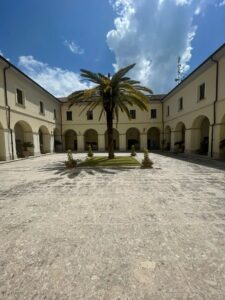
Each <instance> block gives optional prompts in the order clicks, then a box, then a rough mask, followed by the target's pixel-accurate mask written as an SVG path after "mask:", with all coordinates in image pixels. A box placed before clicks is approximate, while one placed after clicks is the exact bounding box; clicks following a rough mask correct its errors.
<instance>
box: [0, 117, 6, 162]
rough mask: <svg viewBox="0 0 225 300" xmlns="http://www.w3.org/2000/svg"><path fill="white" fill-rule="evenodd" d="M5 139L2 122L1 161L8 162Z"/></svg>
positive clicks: (0, 136) (0, 126)
mask: <svg viewBox="0 0 225 300" xmlns="http://www.w3.org/2000/svg"><path fill="white" fill-rule="evenodd" d="M5 150H6V149H5V137H4V130H3V126H2V124H1V122H0V160H6V151H5Z"/></svg>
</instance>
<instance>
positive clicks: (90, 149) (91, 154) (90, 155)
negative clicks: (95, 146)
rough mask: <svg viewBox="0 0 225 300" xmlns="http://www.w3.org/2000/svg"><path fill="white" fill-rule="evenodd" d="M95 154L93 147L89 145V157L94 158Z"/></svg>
mask: <svg viewBox="0 0 225 300" xmlns="http://www.w3.org/2000/svg"><path fill="white" fill-rule="evenodd" d="M93 156H94V153H93V151H92V148H91V145H88V157H93Z"/></svg>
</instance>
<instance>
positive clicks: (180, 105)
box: [179, 97, 183, 110]
mask: <svg viewBox="0 0 225 300" xmlns="http://www.w3.org/2000/svg"><path fill="white" fill-rule="evenodd" d="M182 109H183V97H181V98H180V99H179V110H182Z"/></svg>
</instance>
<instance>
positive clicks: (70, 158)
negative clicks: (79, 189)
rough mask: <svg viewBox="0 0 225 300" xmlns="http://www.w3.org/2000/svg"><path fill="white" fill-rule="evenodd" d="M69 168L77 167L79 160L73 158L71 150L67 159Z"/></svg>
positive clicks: (66, 163) (66, 162)
mask: <svg viewBox="0 0 225 300" xmlns="http://www.w3.org/2000/svg"><path fill="white" fill-rule="evenodd" d="M65 165H66V167H67V168H75V167H76V166H77V161H76V160H75V159H74V158H73V154H72V151H71V150H68V151H67V161H65Z"/></svg>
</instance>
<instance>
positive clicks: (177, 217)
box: [0, 154, 225, 300]
mask: <svg viewBox="0 0 225 300" xmlns="http://www.w3.org/2000/svg"><path fill="white" fill-rule="evenodd" d="M101 155H102V154H101ZM142 156H143V154H138V157H139V159H141V157H142ZM76 157H78V158H81V157H84V154H77V155H75V158H76ZM150 157H151V159H152V160H153V161H154V163H155V164H154V167H155V168H154V169H150V170H141V169H119V170H115V169H96V170H92V169H85V170H76V171H65V170H64V168H63V161H64V160H65V159H66V155H65V154H55V155H48V156H43V157H38V158H35V159H28V160H22V161H17V162H12V163H7V164H1V165H0V182H1V185H0V299H85V300H86V299H90V300H95V299H96V300H97V299H104V300H111V299H115V300H118V299H120V300H122V299H126V300H127V299H134V300H136V299H144V300H150V299H151V300H152V299H157V300H158V299H166V300H168V299H225V165H224V164H223V163H218V162H215V161H214V162H210V163H208V162H207V161H206V160H204V161H203V162H204V163H203V164H202V163H201V161H200V160H198V161H195V160H190V159H189V161H186V160H185V158H184V159H176V157H167V156H162V155H160V154H150ZM180 158H182V156H180Z"/></svg>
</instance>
